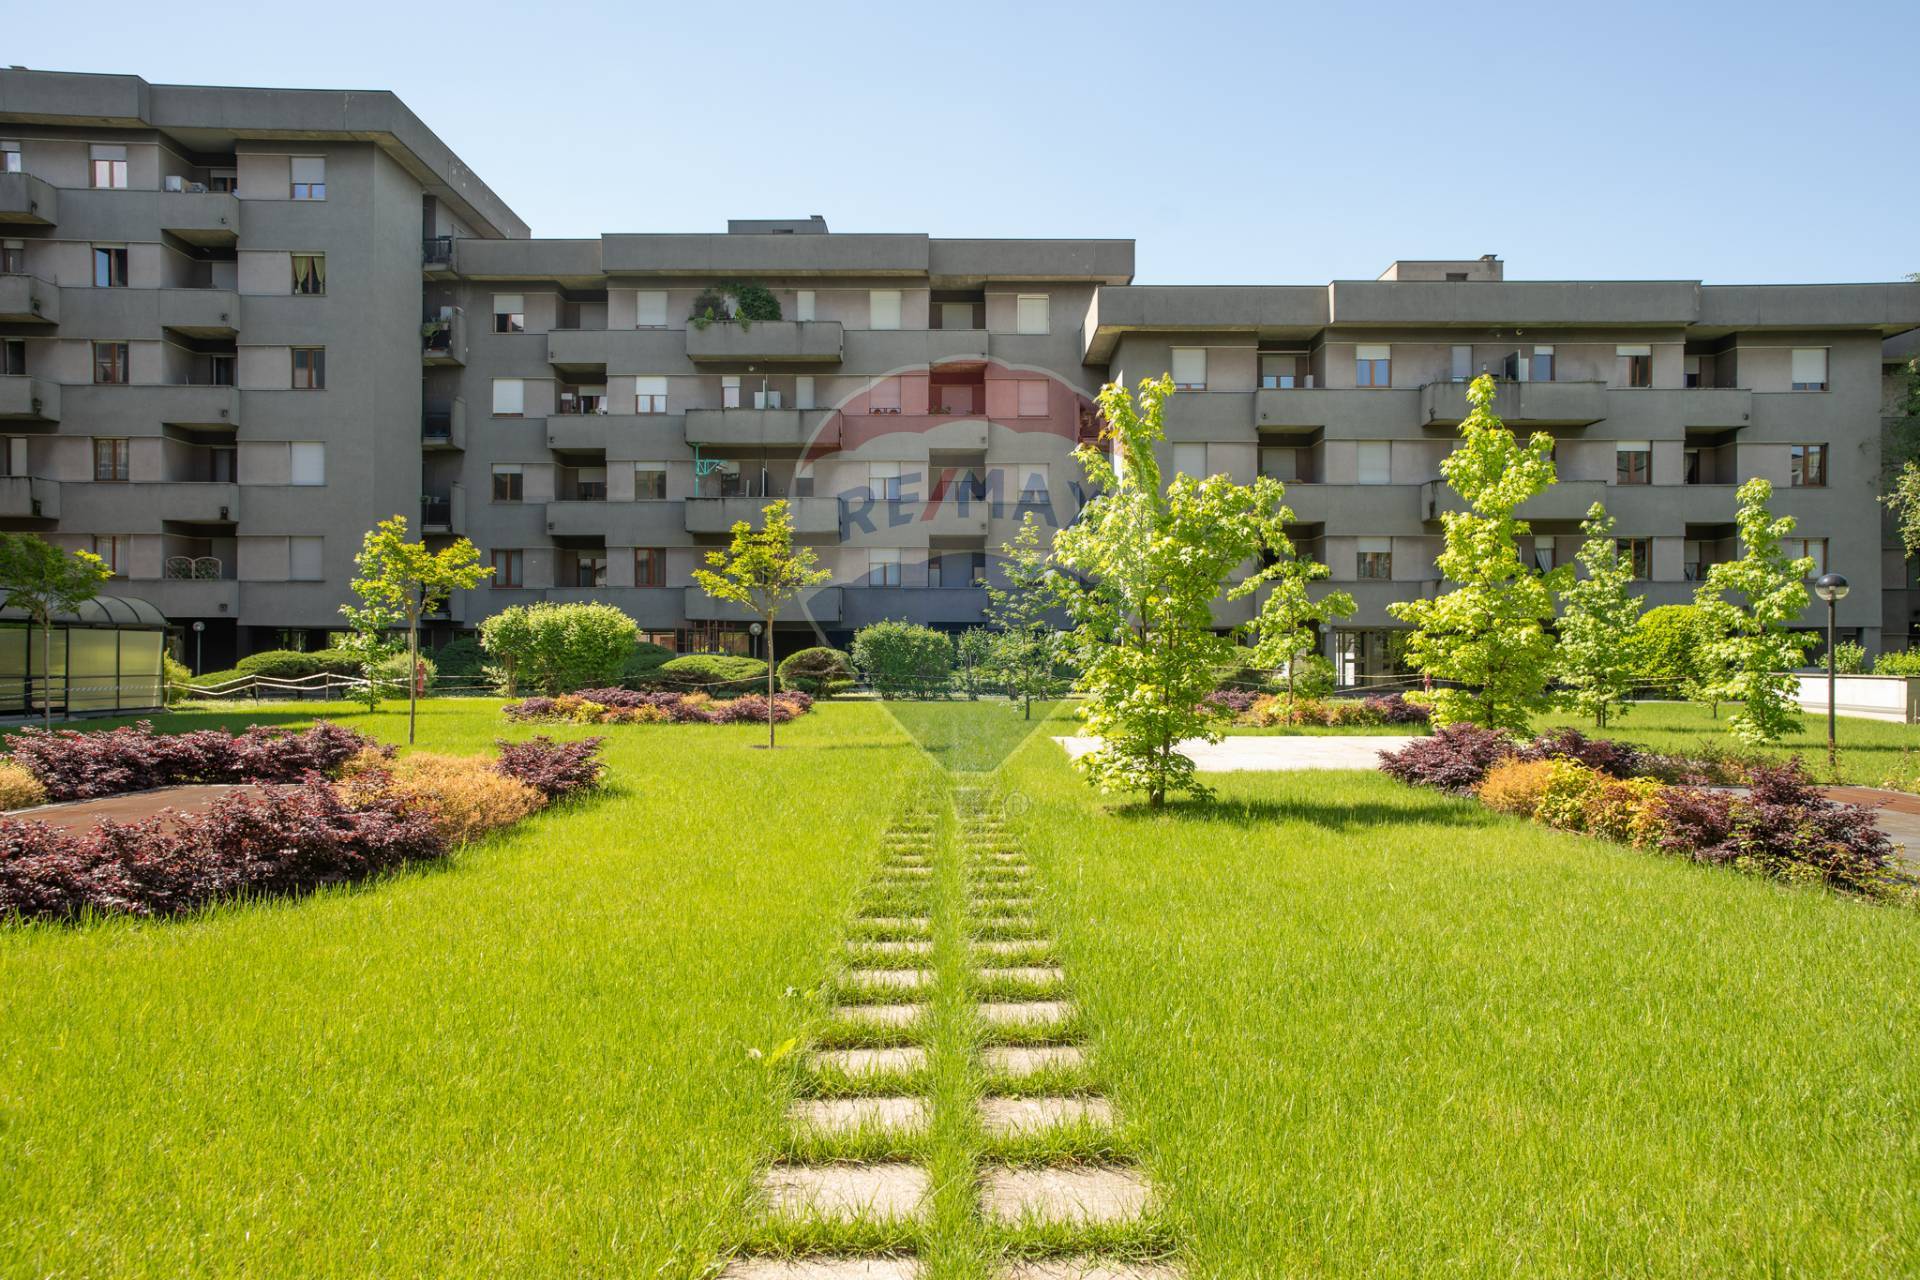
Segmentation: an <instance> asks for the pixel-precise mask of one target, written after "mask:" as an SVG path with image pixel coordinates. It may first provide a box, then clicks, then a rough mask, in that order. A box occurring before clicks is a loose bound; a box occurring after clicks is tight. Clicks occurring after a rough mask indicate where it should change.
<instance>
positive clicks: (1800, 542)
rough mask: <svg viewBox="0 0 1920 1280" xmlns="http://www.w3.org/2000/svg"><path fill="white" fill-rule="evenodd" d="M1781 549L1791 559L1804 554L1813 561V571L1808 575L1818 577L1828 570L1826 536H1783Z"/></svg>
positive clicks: (1798, 557)
mask: <svg viewBox="0 0 1920 1280" xmlns="http://www.w3.org/2000/svg"><path fill="white" fill-rule="evenodd" d="M1780 546H1781V549H1782V550H1784V551H1785V552H1786V553H1787V558H1788V559H1790V560H1798V559H1800V558H1801V557H1802V556H1805V557H1807V558H1808V559H1810V560H1812V561H1813V572H1812V573H1810V574H1808V575H1807V576H1808V577H1810V578H1817V577H1819V576H1820V575H1821V574H1823V573H1825V572H1826V571H1827V540H1826V539H1825V538H1782V539H1781V540H1780Z"/></svg>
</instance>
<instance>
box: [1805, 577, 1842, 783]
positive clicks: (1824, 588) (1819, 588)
mask: <svg viewBox="0 0 1920 1280" xmlns="http://www.w3.org/2000/svg"><path fill="white" fill-rule="evenodd" d="M1813 594H1815V595H1817V596H1819V597H1820V598H1821V599H1822V600H1825V601H1826V602H1827V771H1828V772H1829V773H1832V772H1833V771H1834V769H1835V767H1836V766H1835V763H1834V761H1835V757H1836V756H1837V754H1838V744H1837V742H1836V741H1835V735H1834V722H1835V713H1834V709H1833V703H1834V696H1833V694H1834V673H1833V630H1834V626H1833V614H1834V608H1833V607H1834V606H1835V605H1837V604H1839V603H1840V602H1841V601H1842V600H1844V599H1846V598H1847V580H1846V579H1845V578H1843V577H1841V576H1840V575H1839V574H1837V573H1823V574H1821V575H1820V576H1819V577H1818V578H1815V579H1814V580H1813Z"/></svg>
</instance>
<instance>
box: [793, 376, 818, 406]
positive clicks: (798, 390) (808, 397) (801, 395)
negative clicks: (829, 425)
mask: <svg viewBox="0 0 1920 1280" xmlns="http://www.w3.org/2000/svg"><path fill="white" fill-rule="evenodd" d="M793 407H794V408H796V409H811V408H813V375H812V374H802V375H801V376H800V377H797V378H795V379H794V380H793Z"/></svg>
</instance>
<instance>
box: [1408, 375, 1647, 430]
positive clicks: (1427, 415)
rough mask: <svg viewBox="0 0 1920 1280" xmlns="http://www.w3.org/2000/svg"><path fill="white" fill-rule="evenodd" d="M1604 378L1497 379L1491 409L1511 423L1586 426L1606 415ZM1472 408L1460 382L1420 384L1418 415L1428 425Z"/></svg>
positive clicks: (1456, 418)
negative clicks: (1567, 379) (1521, 380)
mask: <svg viewBox="0 0 1920 1280" xmlns="http://www.w3.org/2000/svg"><path fill="white" fill-rule="evenodd" d="M1610 406H1611V402H1610V400H1609V399H1608V390H1607V384H1606V383H1604V382H1500V383H1497V384H1496V392H1495V395H1494V398H1493V411H1494V413H1496V414H1498V415H1499V417H1500V420H1501V421H1502V422H1506V423H1510V424H1514V425H1530V424H1541V425H1546V424H1552V425H1555V426H1579V427H1584V426H1590V425H1592V424H1593V423H1596V422H1599V421H1600V420H1601V419H1603V418H1605V417H1606V416H1607V412H1608V409H1609V408H1610ZM1471 411H1472V406H1471V405H1470V404H1468V403H1467V384H1466V383H1464V382H1429V383H1428V384H1427V385H1426V386H1424V387H1422V388H1420V417H1421V420H1422V422H1423V423H1424V424H1426V425H1428V426H1436V425H1439V426H1452V425H1456V424H1458V423H1459V422H1460V421H1461V420H1462V419H1463V418H1465V417H1466V416H1467V414H1468V413H1469V412H1471Z"/></svg>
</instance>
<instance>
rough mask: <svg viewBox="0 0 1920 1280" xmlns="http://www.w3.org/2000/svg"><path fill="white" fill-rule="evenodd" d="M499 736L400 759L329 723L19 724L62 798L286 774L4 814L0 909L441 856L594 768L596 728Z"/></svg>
mask: <svg viewBox="0 0 1920 1280" xmlns="http://www.w3.org/2000/svg"><path fill="white" fill-rule="evenodd" d="M22 739H25V741H24V742H22ZM499 745H500V756H499V758H498V759H488V758H486V757H481V756H436V755H432V754H427V753H421V754H418V755H414V756H406V757H400V758H397V759H396V758H395V757H394V754H393V749H392V748H390V747H386V746H382V745H380V744H378V743H375V742H374V741H373V740H372V739H371V738H368V737H366V736H365V735H363V734H359V733H355V732H353V731H352V730H348V729H342V728H340V727H338V726H336V725H328V724H321V725H316V726H315V727H314V728H312V729H309V730H306V731H305V732H304V733H286V732H282V731H273V730H263V729H258V728H256V729H251V730H248V731H247V732H246V733H244V734H240V735H237V736H235V735H229V734H226V733H223V732H221V731H219V730H206V731H201V732H196V733H189V734H179V735H162V734H155V733H154V732H153V729H152V726H151V725H148V724H145V723H142V724H139V725H136V726H132V727H130V728H125V729H116V730H112V731H110V732H108V733H100V734H83V733H74V732H70V731H66V732H61V733H58V734H47V733H39V734H38V735H37V737H36V736H32V735H30V734H22V735H20V737H19V738H17V739H16V750H15V753H14V757H13V761H12V765H13V767H16V768H20V769H24V770H25V771H26V772H28V773H30V774H32V775H33V776H34V777H35V778H36V779H37V780H38V781H39V782H40V784H41V785H42V786H43V787H44V788H45V790H46V792H47V793H48V795H50V796H53V797H55V798H59V799H93V798H99V797H102V796H106V795H113V794H118V793H120V792H123V791H132V790H141V789H146V788H150V787H158V786H169V785H176V784H179V783H189V782H225V783H266V784H284V785H278V786H273V787H271V788H270V789H266V790H261V791H257V792H254V793H247V792H240V791H236V792H234V793H232V794H230V795H226V796H222V797H220V798H219V799H216V800H215V801H213V803H212V804H211V805H210V806H209V807H208V809H207V810H206V812H204V813H178V812H173V811H165V810H163V811H162V812H160V813H158V814H155V815H154V816H153V817H150V818H143V819H141V820H140V821H137V822H128V823H118V822H112V821H103V822H101V823H100V824H99V825H97V826H95V827H93V828H91V829H89V830H86V831H83V832H78V833H75V832H72V831H67V830H62V829H60V828H56V827H53V826H50V825H48V824H47V823H45V822H38V821H34V820H31V819H23V818H7V819H0V920H6V919H24V920H67V919H73V918H75V917H78V916H81V915H83V914H85V913H87V912H99V913H103V914H119V915H135V916H170V915H178V914H181V913H183V912H188V911H193V910H196V909H198V908H201V907H204V906H207V905H209V904H211V903H214V902H219V901H222V900H224V899H227V898H233V897H238V896H243V895H254V894H285V893H299V892H304V891H307V890H310V889H314V888H318V887H320V886H322V885H328V884H338V883H343V882H346V881H351V880H357V879H360V878H362V877H364V876H367V875H372V874H374V873H377V872H380V871H383V870H387V869H389V868H393V867H397V866H401V865H404V864H406V863H409V862H418V861H425V860H429V859H434V858H441V857H444V856H446V854H447V852H448V850H449V849H451V848H454V847H457V846H458V845H460V844H464V843H466V842H467V841H469V840H472V839H475V838H477V837H478V836H480V835H483V834H485V833H486V832H488V831H492V830H496V829H498V828H500V827H503V826H507V825H510V824H511V823H513V822H516V821H518V820H520V819H521V818H524V817H526V816H527V815H528V814H531V813H533V812H534V811H535V810H537V809H540V808H542V807H544V806H545V805H546V804H548V803H550V802H551V801H553V800H556V799H561V798H564V797H566V796H568V795H572V794H574V793H576V792H578V791H581V790H583V789H586V788H589V787H593V786H595V785H597V784H598V782H599V780H600V775H601V765H600V764H599V762H598V761H597V760H595V759H594V755H595V753H596V752H597V750H598V749H599V745H600V739H598V738H588V739H583V740H582V741H579V742H566V743H555V742H551V741H549V740H547V739H546V738H534V739H532V740H531V741H528V742H518V743H505V742H503V743H500V744H499ZM23 747H24V750H23V749H22V748H23ZM276 747H277V749H275V748H276ZM333 775H338V776H339V780H338V781H337V782H336V781H335V780H334V777H333Z"/></svg>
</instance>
